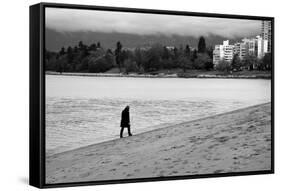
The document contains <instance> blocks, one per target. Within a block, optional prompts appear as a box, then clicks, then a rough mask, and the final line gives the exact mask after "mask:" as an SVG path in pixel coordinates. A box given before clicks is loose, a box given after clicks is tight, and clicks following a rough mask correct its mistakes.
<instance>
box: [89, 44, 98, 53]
mask: <svg viewBox="0 0 281 191" xmlns="http://www.w3.org/2000/svg"><path fill="white" fill-rule="evenodd" d="M89 49H90V50H92V51H96V50H97V45H96V43H93V44H91V45H90V48H89Z"/></svg>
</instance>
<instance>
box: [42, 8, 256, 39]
mask: <svg viewBox="0 0 281 191" xmlns="http://www.w3.org/2000/svg"><path fill="white" fill-rule="evenodd" d="M46 26H47V27H48V28H51V29H55V30H56V31H60V32H73V31H95V32H121V33H132V34H141V35H142V34H158V33H161V34H166V35H189V36H195V37H198V36H200V35H205V36H207V35H209V34H215V35H221V36H224V37H229V38H231V37H249V36H253V35H258V34H260V29H261V21H257V20H244V19H243V20H242V19H221V18H207V17H191V16H174V15H158V14H143V13H124V12H112V11H93V10H79V9H62V8H46Z"/></svg>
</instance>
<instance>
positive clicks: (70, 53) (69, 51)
mask: <svg viewBox="0 0 281 191" xmlns="http://www.w3.org/2000/svg"><path fill="white" fill-rule="evenodd" d="M66 54H67V62H68V63H72V61H73V59H74V53H73V50H72V48H71V46H69V47H68V48H67V51H66Z"/></svg>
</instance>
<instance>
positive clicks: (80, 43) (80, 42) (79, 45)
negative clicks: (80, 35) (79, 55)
mask: <svg viewBox="0 0 281 191" xmlns="http://www.w3.org/2000/svg"><path fill="white" fill-rule="evenodd" d="M78 47H79V49H80V50H83V49H84V47H85V45H84V44H83V42H82V41H79V43H78Z"/></svg>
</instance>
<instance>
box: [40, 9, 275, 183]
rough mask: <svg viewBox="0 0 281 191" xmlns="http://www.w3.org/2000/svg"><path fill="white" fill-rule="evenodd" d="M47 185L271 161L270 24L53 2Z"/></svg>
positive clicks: (255, 167) (48, 21)
mask: <svg viewBox="0 0 281 191" xmlns="http://www.w3.org/2000/svg"><path fill="white" fill-rule="evenodd" d="M44 19H45V20H44V23H45V31H44V34H45V36H44V38H45V39H44V41H45V47H44V75H45V145H44V147H45V183H46V184H49V185H51V184H61V183H76V182H95V181H112V180H134V179H145V178H163V177H164V178H165V177H166V178H167V177H184V176H187V177H188V176H195V175H217V174H221V175H223V174H228V173H243V172H269V171H271V170H272V165H273V164H272V95H271V94H272V75H273V73H272V70H273V60H272V54H273V50H272V47H273V45H272V39H273V34H272V26H273V25H272V22H271V20H270V19H268V20H266V19H261V20H259V19H249V18H234V17H233V18H223V17H214V16H210V17H209V16H206V15H204V16H200V15H197V16H195V15H180V14H179V15H173V14H165V13H161V14H156V13H148V12H137V11H135V12H133V11H117V10H94V9H78V8H77V9H76V8H61V7H46V8H45V15H44Z"/></svg>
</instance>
